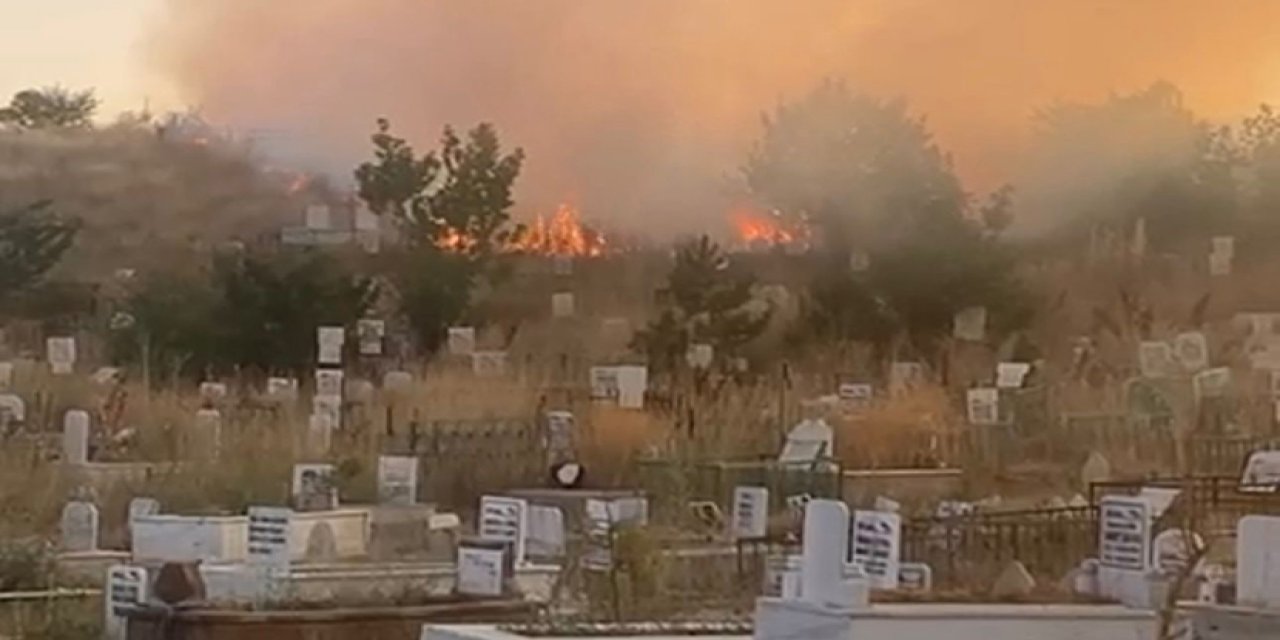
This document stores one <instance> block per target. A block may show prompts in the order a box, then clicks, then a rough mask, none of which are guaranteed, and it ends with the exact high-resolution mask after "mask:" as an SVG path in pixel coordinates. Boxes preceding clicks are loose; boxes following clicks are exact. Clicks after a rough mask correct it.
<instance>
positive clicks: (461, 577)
mask: <svg viewBox="0 0 1280 640" xmlns="http://www.w3.org/2000/svg"><path fill="white" fill-rule="evenodd" d="M505 556H506V549H505V548H503V547H501V546H498V547H494V546H492V545H485V544H484V543H483V541H475V542H470V543H464V544H461V545H459V546H458V563H457V565H458V569H457V575H458V581H457V583H456V585H455V590H456V591H457V592H458V593H459V594H462V595H468V596H481V597H498V596H501V595H502V591H503V589H502V585H503V583H504V582H505V575H504V574H505V566H506V557H505Z"/></svg>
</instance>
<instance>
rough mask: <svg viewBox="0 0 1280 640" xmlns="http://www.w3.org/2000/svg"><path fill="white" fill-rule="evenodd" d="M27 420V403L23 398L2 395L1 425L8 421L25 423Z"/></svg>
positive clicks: (0, 395)
mask: <svg viewBox="0 0 1280 640" xmlns="http://www.w3.org/2000/svg"><path fill="white" fill-rule="evenodd" d="M26 419H27V403H26V402H23V401H22V398H20V397H18V396H16V395H14V394H12V393H4V394H0V424H2V423H4V422H5V421H6V420H8V421H10V422H24V421H26Z"/></svg>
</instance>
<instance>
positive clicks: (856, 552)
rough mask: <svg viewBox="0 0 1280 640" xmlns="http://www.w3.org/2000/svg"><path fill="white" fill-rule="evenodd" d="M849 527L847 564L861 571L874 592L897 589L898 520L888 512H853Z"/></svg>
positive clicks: (900, 524)
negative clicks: (853, 565)
mask: <svg viewBox="0 0 1280 640" xmlns="http://www.w3.org/2000/svg"><path fill="white" fill-rule="evenodd" d="M811 504H812V503H811ZM848 527H849V534H848V538H849V549H848V553H847V555H846V561H847V562H849V563H854V564H858V565H859V566H861V567H862V570H863V571H865V572H866V574H867V578H868V580H869V581H870V583H871V587H872V588H873V589H897V588H898V568H899V563H900V562H901V548H902V520H901V516H899V515H898V514H897V513H890V512H887V511H861V510H859V511H854V512H853V518H852V519H851V520H850V521H849V523H848Z"/></svg>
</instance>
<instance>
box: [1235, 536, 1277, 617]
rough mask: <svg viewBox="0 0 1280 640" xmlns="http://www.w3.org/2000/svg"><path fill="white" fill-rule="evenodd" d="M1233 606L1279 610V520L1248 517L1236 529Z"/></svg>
mask: <svg viewBox="0 0 1280 640" xmlns="http://www.w3.org/2000/svg"><path fill="white" fill-rule="evenodd" d="M1236 604H1238V605H1241V606H1246V607H1257V608H1263V609H1273V610H1274V609H1278V608H1280V517H1278V516H1260V515H1251V516H1245V517H1243V518H1241V519H1240V522H1239V523H1238V524H1237V526H1236Z"/></svg>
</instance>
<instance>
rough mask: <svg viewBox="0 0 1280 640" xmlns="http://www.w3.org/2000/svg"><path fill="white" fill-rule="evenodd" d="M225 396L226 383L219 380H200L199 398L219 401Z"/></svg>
mask: <svg viewBox="0 0 1280 640" xmlns="http://www.w3.org/2000/svg"><path fill="white" fill-rule="evenodd" d="M226 397H227V385H226V384H224V383H221V382H201V383H200V399H201V400H208V401H210V402H220V401H222V400H223V399H225V398H226Z"/></svg>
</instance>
